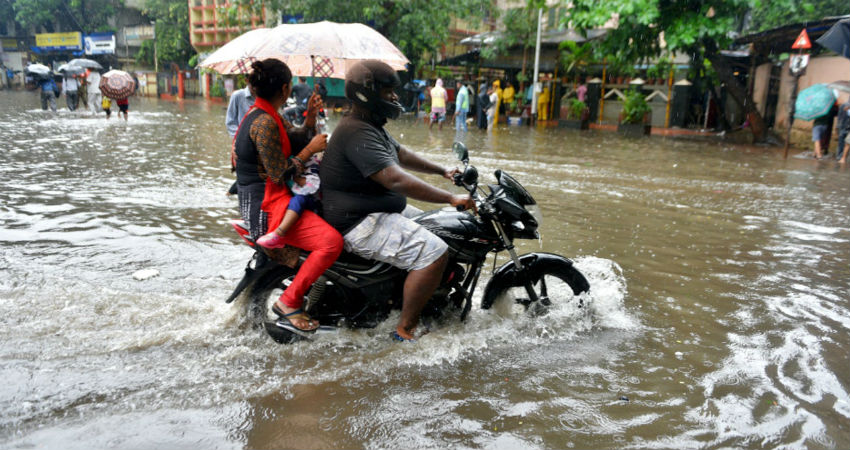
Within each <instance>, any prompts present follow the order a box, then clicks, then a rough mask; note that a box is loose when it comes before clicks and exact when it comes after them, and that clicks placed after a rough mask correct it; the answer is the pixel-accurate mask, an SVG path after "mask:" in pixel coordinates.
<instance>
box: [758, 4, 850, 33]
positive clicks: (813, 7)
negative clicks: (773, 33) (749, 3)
mask: <svg viewBox="0 0 850 450" xmlns="http://www.w3.org/2000/svg"><path fill="white" fill-rule="evenodd" d="M848 11H849V10H848V7H847V0H806V1H800V0H754V2H753V7H752V10H751V19H750V20H751V25H750V29H752V31H754V32H758V31H764V30H769V29H771V28H777V27H781V26H782V25H788V24H789V23H794V22H806V21H810V20H819V19H822V18H824V17H830V16H843V15H845V14H847V13H848Z"/></svg>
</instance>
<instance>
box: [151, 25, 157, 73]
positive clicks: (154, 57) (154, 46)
mask: <svg viewBox="0 0 850 450" xmlns="http://www.w3.org/2000/svg"><path fill="white" fill-rule="evenodd" d="M151 25H152V26H153V71H154V73H159V58H158V57H157V54H156V20H152V21H151ZM157 84H159V83H157Z"/></svg>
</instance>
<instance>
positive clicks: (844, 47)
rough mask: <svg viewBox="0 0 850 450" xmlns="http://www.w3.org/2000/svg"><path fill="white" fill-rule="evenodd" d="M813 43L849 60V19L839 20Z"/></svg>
mask: <svg viewBox="0 0 850 450" xmlns="http://www.w3.org/2000/svg"><path fill="white" fill-rule="evenodd" d="M815 42H817V43H818V44H820V45H821V46H822V47H826V48H828V49H830V50H832V51H834V52H835V53H838V54H839V55H841V56H843V57H845V58H850V19H844V20H839V21H838V22H836V23H835V25H833V26H832V27H831V28H830V29H829V30H828V31H827V32H826V33H824V34H823V36H821V37H820V38H818V40H816V41H815Z"/></svg>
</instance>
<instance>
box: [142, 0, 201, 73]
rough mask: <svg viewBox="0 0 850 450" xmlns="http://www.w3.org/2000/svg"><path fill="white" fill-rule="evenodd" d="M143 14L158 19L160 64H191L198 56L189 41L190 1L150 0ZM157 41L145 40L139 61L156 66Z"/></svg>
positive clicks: (158, 55) (158, 54) (157, 34)
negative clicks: (190, 61)
mask: <svg viewBox="0 0 850 450" xmlns="http://www.w3.org/2000/svg"><path fill="white" fill-rule="evenodd" d="M142 13H143V14H144V15H145V16H147V17H149V18H150V19H152V20H155V21H156V30H155V33H156V54H157V58H158V59H159V66H160V67H161V68H162V67H165V66H166V65H167V63H170V62H173V63H176V64H178V65H181V66H185V65H186V64H188V62H189V60H190V59H191V58H192V56H193V55H195V49H194V48H192V44H191V42H190V41H189V4H188V2H187V1H185V0H146V1H145V7H144V9H143V10H142ZM153 46H154V41H145V42H144V43H143V44H142V48H141V49H139V53H137V54H136V61H138V62H141V63H146V64H148V65H151V66H153V65H154V60H153V57H154V48H153Z"/></svg>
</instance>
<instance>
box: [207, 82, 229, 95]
mask: <svg viewBox="0 0 850 450" xmlns="http://www.w3.org/2000/svg"><path fill="white" fill-rule="evenodd" d="M224 93H225V91H224V86H222V84H221V82H218V83H213V85H212V86H210V96H212V97H219V98H224Z"/></svg>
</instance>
